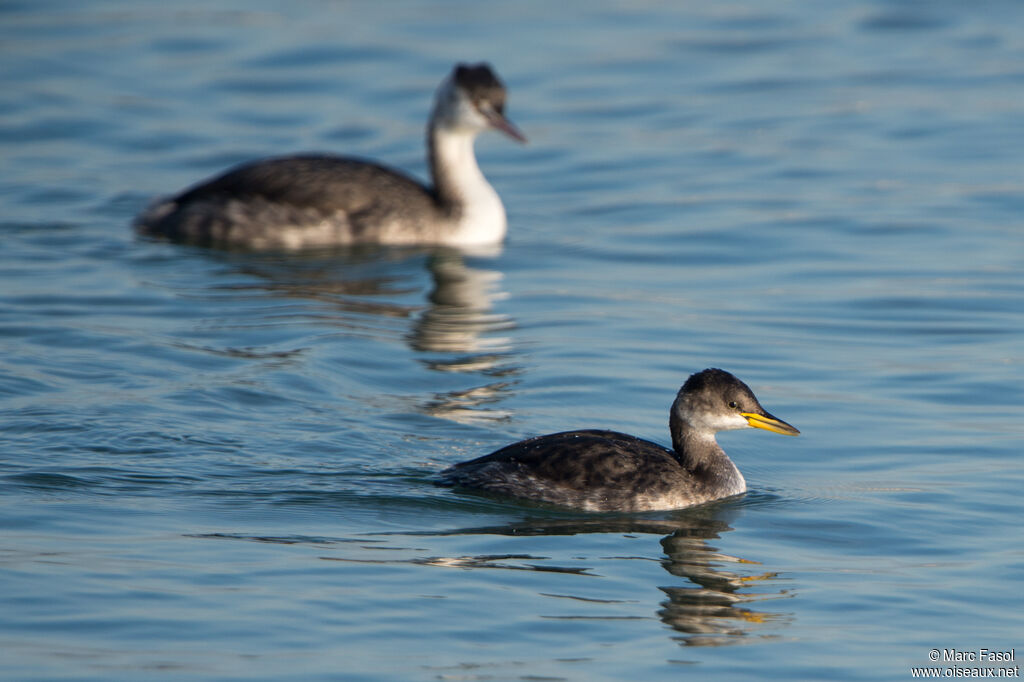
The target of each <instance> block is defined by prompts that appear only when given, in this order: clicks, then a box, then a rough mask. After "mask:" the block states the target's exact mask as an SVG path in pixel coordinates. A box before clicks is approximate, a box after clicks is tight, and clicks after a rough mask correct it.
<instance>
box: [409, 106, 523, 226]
mask: <svg viewBox="0 0 1024 682" xmlns="http://www.w3.org/2000/svg"><path fill="white" fill-rule="evenodd" d="M441 118H443V116H439V112H438V111H435V112H434V115H433V116H432V117H431V123H430V128H429V130H428V132H427V151H428V156H429V161H430V175H431V178H432V179H433V183H434V191H435V192H436V194H437V197H438V199H439V200H440V203H441V208H442V210H444V211H446V212H448V213H450V217H451V219H452V220H453V222H454V225H453V231H452V233H451V234H449V235H446V237H447V239H449V240H450V241H451V243H452V244H455V245H479V244H491V243H495V242H499V241H501V240H502V239H503V238H504V236H505V231H506V229H507V222H506V218H505V207H504V205H503V204H502V203H501V198H499V197H498V193H497V192H496V191H495V190H494V188H493V187H491V184H490V183H489V182H487V178H485V177H484V174H483V171H481V170H480V166H479V165H478V164H477V161H476V153H475V151H474V149H473V143H474V142H475V141H476V136H477V135H478V134H479V133H480V131H481V130H480V128H477V127H473V126H469V125H464V126H458V127H455V126H447V125H444V124H443V123H442V122H440V120H439V119H441Z"/></svg>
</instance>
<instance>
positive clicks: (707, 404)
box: [439, 369, 800, 511]
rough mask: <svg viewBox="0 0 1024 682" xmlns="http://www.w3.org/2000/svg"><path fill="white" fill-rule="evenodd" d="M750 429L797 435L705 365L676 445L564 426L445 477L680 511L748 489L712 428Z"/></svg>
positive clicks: (516, 492)
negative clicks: (562, 428)
mask: <svg viewBox="0 0 1024 682" xmlns="http://www.w3.org/2000/svg"><path fill="white" fill-rule="evenodd" d="M751 426H753V427H756V428H759V429H766V430H768V431H774V432H776V433H782V434H785V435H787V436H796V435H799V434H800V432H799V431H798V430H797V429H796V428H794V427H793V426H790V425H789V424H787V423H786V422H784V421H782V420H781V419H777V418H776V417H773V416H772V415H770V414H768V413H767V412H766V411H765V410H764V408H763V407H761V404H760V403H758V402H757V398H755V397H754V394H753V392H752V391H751V390H750V388H749V387H748V386H747V385H746V384H744V383H743V382H742V381H740V380H739V379H737V378H736V377H734V376H733V375H732V374H730V373H729V372H726V371H723V370H720V369H706V370H704V371H703V372H698V373H697V374H694V375H693V376H691V377H690V378H689V379H687V380H686V383H685V384H683V387H682V388H681V389H679V394H678V395H677V396H676V399H675V402H673V403H672V409H671V411H670V413H669V429H670V430H671V431H672V448H673V449H672V450H667V449H665V448H663V447H661V446H660V445H658V444H656V443H652V442H650V441H647V440H642V439H640V438H637V437H635V436H627V435H626V434H624V433H616V432H615V431H596V430H589V431H566V432H564V433H553V434H551V435H548V436H537V437H536V438H530V439H527V440H524V441H520V442H518V443H513V444H512V445H508V446H506V447H503V448H502V449H500V450H498V451H496V452H493V453H491V454H489V455H485V456H484V457H480V458H478V459H474V460H472V461H469V462H462V463H461V464H456V465H455V466H453V467H451V468H449V469H446V470H445V471H443V472H442V473H441V479H440V481H439V482H440V483H441V484H444V485H453V486H459V487H464V488H474V489H477V490H484V491H489V492H493V493H499V494H503V495H511V496H513V497H522V498H526V499H530V500H536V501H539V502H548V503H552V504H559V505H564V506H567V507H578V508H581V509H586V510H588V511H650V510H655V509H678V508H680V507H688V506H690V505H694V504H700V503H702V502H708V501H710V500H717V499H719V498H722V497H729V496H731V495H737V494H739V493H742V492H744V491H745V490H746V489H747V484H746V481H744V480H743V475H742V474H741V473H740V472H739V469H737V468H736V465H735V464H733V463H732V460H730V459H729V457H728V455H726V454H725V452H724V451H723V450H722V448H721V447H719V445H718V443H717V442H716V441H715V433H716V432H718V431H726V430H730V429H743V428H747V427H751Z"/></svg>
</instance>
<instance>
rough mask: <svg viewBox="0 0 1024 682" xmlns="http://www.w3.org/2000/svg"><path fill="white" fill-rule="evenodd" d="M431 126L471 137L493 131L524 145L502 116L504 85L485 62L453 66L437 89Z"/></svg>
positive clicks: (517, 133) (522, 139) (519, 133)
mask: <svg viewBox="0 0 1024 682" xmlns="http://www.w3.org/2000/svg"><path fill="white" fill-rule="evenodd" d="M431 124H432V126H433V127H434V128H436V129H439V130H445V131H449V132H453V133H462V134H466V135H472V136H475V135H477V134H478V133H481V132H483V131H484V130H487V129H488V128H494V129H495V130H500V131H501V132H503V133H505V134H506V135H508V136H509V137H511V138H512V139H514V140H517V141H518V142H526V136H525V135H523V133H522V132H520V130H519V129H518V128H517V127H516V126H515V125H513V124H512V122H511V121H509V120H508V119H507V118H506V117H505V85H504V84H503V83H502V82H501V80H500V79H499V78H498V76H497V75H496V74H495V73H494V71H493V69H491V67H490V65H489V64H486V63H480V64H473V65H468V64H458V65H456V66H455V68H454V69H453V70H452V72H451V73H450V74H449V75H448V77H447V78H445V79H444V81H442V82H441V85H440V86H438V89H437V94H436V96H435V102H434V111H433V115H432V116H431Z"/></svg>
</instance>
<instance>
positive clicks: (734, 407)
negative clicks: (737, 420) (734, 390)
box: [729, 400, 739, 410]
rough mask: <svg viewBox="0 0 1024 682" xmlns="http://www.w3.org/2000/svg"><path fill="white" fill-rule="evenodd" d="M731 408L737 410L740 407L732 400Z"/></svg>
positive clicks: (730, 402)
mask: <svg viewBox="0 0 1024 682" xmlns="http://www.w3.org/2000/svg"><path fill="white" fill-rule="evenodd" d="M729 407H731V408H732V409H734V410H735V409H736V408H737V407H739V405H737V404H736V401H735V400H730V401H729Z"/></svg>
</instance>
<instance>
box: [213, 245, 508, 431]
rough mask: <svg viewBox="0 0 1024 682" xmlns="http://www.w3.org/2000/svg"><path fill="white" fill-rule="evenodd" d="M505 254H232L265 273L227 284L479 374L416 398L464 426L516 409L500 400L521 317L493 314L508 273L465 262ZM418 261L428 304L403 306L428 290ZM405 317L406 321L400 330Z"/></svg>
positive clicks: (451, 369)
mask: <svg viewBox="0 0 1024 682" xmlns="http://www.w3.org/2000/svg"><path fill="white" fill-rule="evenodd" d="M500 252H501V251H500V247H491V248H490V249H488V250H487V251H483V250H481V249H477V250H474V251H472V252H465V251H461V250H457V249H451V248H432V249H423V248H408V249H404V248H403V249H399V248H386V247H354V248H351V249H341V250H339V249H332V250H330V251H329V252H320V253H318V252H314V253H309V254H277V255H271V256H267V255H256V254H243V255H241V256H239V255H238V254H225V256H224V257H225V258H228V259H230V261H231V263H232V264H233V265H235V267H236V268H237V272H239V273H240V274H243V275H246V276H254V277H257V278H258V280H259V281H258V282H256V283H233V284H231V285H227V286H226V288H230V289H231V290H232V291H238V290H241V289H246V288H249V289H253V290H259V291H262V292H270V293H272V294H274V295H277V296H281V297H287V298H289V299H303V300H306V301H316V302H319V303H323V304H326V305H325V306H324V307H321V308H319V309H317V310H315V311H312V312H310V311H309V310H308V309H304V310H303V311H301V312H300V313H299V314H302V315H304V316H308V315H310V314H313V315H315V316H316V318H317V320H318V321H322V322H323V323H325V324H331V325H335V326H337V327H339V328H342V329H344V330H345V331H346V332H347V333H352V334H356V335H360V336H371V337H379V338H381V340H382V341H384V342H387V341H389V340H393V339H394V338H395V337H396V336H398V337H401V338H403V339H404V340H405V342H406V344H407V345H408V347H409V348H410V349H412V350H413V351H415V352H416V353H417V359H418V361H419V362H421V363H422V364H423V365H424V366H425V367H427V368H428V369H430V370H432V371H437V372H445V373H454V374H463V375H470V376H474V377H476V379H475V380H474V382H473V384H472V385H470V386H463V387H460V388H457V389H454V390H449V391H444V392H437V393H433V394H431V395H429V396H427V397H426V398H423V397H422V396H417V397H416V398H415V400H416V402H417V407H418V409H419V410H420V411H421V412H423V413H425V414H429V415H431V416H435V417H440V418H443V419H449V420H452V421H456V422H460V423H474V422H482V421H483V422H487V421H496V420H502V419H505V418H507V417H508V416H509V415H508V412H507V411H505V410H502V409H500V408H499V407H498V405H499V404H500V403H502V402H503V401H504V400H505V399H506V398H507V397H508V395H509V393H510V391H511V389H512V387H514V386H515V384H516V383H517V382H516V379H515V377H516V376H517V375H518V374H519V372H520V367H519V366H518V365H517V364H515V361H514V359H515V354H514V352H513V348H512V341H511V339H510V338H509V337H508V336H507V334H506V333H505V332H507V331H508V330H509V329H512V328H513V327H514V326H515V323H514V321H513V320H512V319H511V318H510V317H509V316H508V315H506V314H503V313H498V312H495V311H494V305H495V303H496V302H498V301H500V300H502V299H504V298H505V297H506V294H505V293H504V292H503V291H502V290H501V279H502V274H501V272H499V271H496V270H490V269H486V268H482V267H477V266H475V265H474V266H469V265H467V263H466V259H467V257H474V256H481V257H485V258H490V257H494V256H497V255H499V254H500ZM239 259H240V260H239ZM421 263H423V264H424V265H425V267H426V271H427V273H428V274H429V276H430V280H431V289H430V292H429V293H428V294H427V295H426V300H425V303H419V302H417V301H413V302H409V303H406V302H405V301H407V300H409V298H410V297H411V296H414V295H417V294H418V293H419V292H420V291H421V290H422V285H421V284H420V282H419V281H418V278H419V277H421V274H422V270H421V269H420V268H422V267H423V265H421ZM277 312H278V313H280V311H277ZM289 319H290V320H293V319H294V318H292V317H289ZM398 321H401V324H402V325H403V328H396V327H395V323H396V322H398ZM480 377H484V378H485V380H484V381H483V382H480V381H479V378H480Z"/></svg>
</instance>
